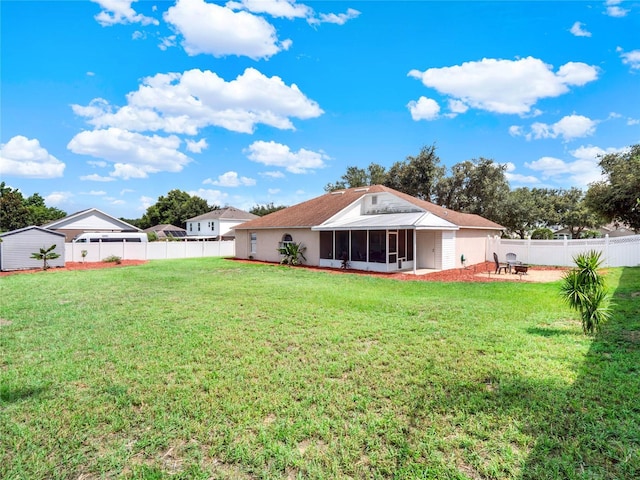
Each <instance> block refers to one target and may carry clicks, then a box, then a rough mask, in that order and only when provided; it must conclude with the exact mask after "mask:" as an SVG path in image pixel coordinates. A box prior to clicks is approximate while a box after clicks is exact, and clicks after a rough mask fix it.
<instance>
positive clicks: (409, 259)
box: [312, 211, 459, 272]
mask: <svg viewBox="0 0 640 480" xmlns="http://www.w3.org/2000/svg"><path fill="white" fill-rule="evenodd" d="M458 228H459V227H458V226H457V225H454V224H452V223H450V222H447V221H446V220H443V219H441V218H439V217H437V216H435V215H433V214H431V213H429V212H425V211H420V212H408V213H386V214H385V213H383V214H365V215H360V216H358V217H356V218H353V217H351V218H341V219H335V220H333V221H328V222H326V223H325V224H323V225H319V226H316V227H312V230H316V231H319V234H320V266H321V267H331V268H340V267H342V266H345V265H347V266H348V267H349V268H352V269H357V270H365V271H374V272H398V271H411V270H413V271H415V270H417V269H424V268H429V269H444V268H453V266H454V265H455V231H456V230H458Z"/></svg>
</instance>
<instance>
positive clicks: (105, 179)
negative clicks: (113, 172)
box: [80, 173, 116, 182]
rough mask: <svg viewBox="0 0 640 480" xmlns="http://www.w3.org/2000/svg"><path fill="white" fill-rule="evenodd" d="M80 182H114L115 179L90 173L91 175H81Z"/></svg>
mask: <svg viewBox="0 0 640 480" xmlns="http://www.w3.org/2000/svg"><path fill="white" fill-rule="evenodd" d="M80 180H82V181H88V182H115V181H116V179H115V178H113V177H105V176H103V175H98V174H97V173H92V174H91V175H82V176H81V177H80Z"/></svg>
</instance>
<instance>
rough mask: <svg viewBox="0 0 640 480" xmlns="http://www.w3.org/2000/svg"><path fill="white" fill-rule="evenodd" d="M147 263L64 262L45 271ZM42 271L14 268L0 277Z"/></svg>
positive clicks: (135, 261) (94, 268)
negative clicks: (61, 265) (60, 265)
mask: <svg viewBox="0 0 640 480" xmlns="http://www.w3.org/2000/svg"><path fill="white" fill-rule="evenodd" d="M143 263H147V260H121V261H120V263H119V264H118V263H116V262H66V263H65V264H64V267H52V268H50V269H49V270H47V271H50V272H57V271H60V270H97V269H99V268H116V267H128V266H132V265H142V264H143ZM38 272H42V269H41V268H32V269H29V270H14V271H12V272H0V277H6V276H7V275H16V274H19V273H38Z"/></svg>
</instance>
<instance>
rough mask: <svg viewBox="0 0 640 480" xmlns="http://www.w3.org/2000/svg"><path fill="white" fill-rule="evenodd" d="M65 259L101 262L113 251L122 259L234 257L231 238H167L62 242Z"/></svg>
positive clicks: (234, 244) (234, 249)
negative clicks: (204, 239) (160, 240)
mask: <svg viewBox="0 0 640 480" xmlns="http://www.w3.org/2000/svg"><path fill="white" fill-rule="evenodd" d="M64 246H65V261H67V262H82V261H83V258H82V251H83V250H86V252H87V253H86V256H85V257H84V261H85V262H101V261H102V260H104V259H105V258H107V257H109V256H111V255H115V256H116V257H120V258H121V259H123V260H158V259H164V258H197V257H233V256H235V254H236V242H235V241H234V240H223V241H215V242H214V241H171V242H169V241H167V242H142V243H140V242H95V243H65V245H64Z"/></svg>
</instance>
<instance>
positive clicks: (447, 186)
mask: <svg viewBox="0 0 640 480" xmlns="http://www.w3.org/2000/svg"><path fill="white" fill-rule="evenodd" d="M599 165H600V168H601V169H602V173H603V178H604V179H603V180H602V181H599V182H595V183H592V184H590V185H589V188H588V190H587V191H586V192H583V191H582V190H581V189H579V188H576V187H573V188H569V189H550V188H528V187H522V188H516V189H514V190H512V189H511V188H510V186H509V182H508V181H507V178H506V175H505V172H506V167H505V166H504V165H500V164H498V163H496V162H494V161H493V160H491V159H487V158H482V157H481V158H478V159H472V160H466V161H464V162H461V163H458V164H456V165H453V166H452V167H451V168H450V169H447V167H445V166H443V165H441V160H440V157H439V156H438V155H437V152H436V147H435V145H430V146H424V147H422V149H421V150H420V152H419V153H418V155H416V156H408V157H407V158H406V159H405V160H402V161H398V162H395V163H394V164H393V165H391V167H390V168H389V169H386V168H385V167H384V166H382V165H379V164H377V163H370V164H369V166H367V167H365V168H361V167H357V166H349V167H347V169H346V171H345V173H344V174H343V175H342V176H341V177H340V179H339V180H338V181H337V182H335V183H329V184H327V185H326V186H325V190H326V191H333V190H340V189H345V188H352V187H363V186H369V185H385V186H388V187H390V188H393V189H395V190H398V191H400V192H403V193H406V194H408V195H411V196H414V197H417V198H420V199H422V200H427V201H429V202H433V203H436V204H438V205H441V206H443V207H446V208H449V209H451V210H455V211H459V212H465V213H474V214H477V215H481V216H483V217H485V218H488V219H489V220H493V221H494V222H496V223H499V224H500V225H502V226H504V227H505V228H506V229H507V233H508V234H510V235H514V236H518V237H520V238H526V237H527V236H531V237H532V238H549V235H551V234H552V232H551V230H549V227H552V226H562V227H566V228H567V229H568V230H569V231H570V232H571V236H572V237H573V238H580V237H585V236H589V235H594V233H593V230H592V229H595V228H597V227H600V226H602V225H605V224H607V223H610V222H614V223H619V224H624V225H626V226H628V227H629V228H631V229H633V230H634V231H635V232H636V233H639V232H640V145H634V146H632V147H630V148H629V149H628V150H627V151H625V152H623V153H612V154H608V155H604V156H602V157H601V158H600V159H599ZM218 208H220V207H219V206H217V205H210V204H209V203H208V202H207V201H206V200H205V199H203V198H200V197H198V196H196V195H190V194H188V193H187V192H184V191H182V190H178V189H174V190H171V191H169V192H168V193H167V194H166V195H162V196H160V197H159V198H158V200H157V201H156V203H155V204H153V205H151V206H149V207H148V208H147V210H146V212H145V213H144V215H143V216H142V217H141V218H138V219H126V218H122V220H124V221H126V222H128V223H130V224H132V225H135V226H137V227H139V228H142V229H144V228H148V227H153V226H155V225H161V224H172V225H175V226H179V227H182V228H184V227H185V226H186V225H185V223H186V220H187V219H188V218H192V217H196V216H198V215H202V214H204V213H207V212H210V211H212V210H216V209H218ZM283 208H286V206H285V205H275V204H274V203H268V204H265V205H256V206H254V207H253V208H252V209H251V210H249V211H250V212H251V213H253V214H255V215H258V216H264V215H268V214H269V213H272V212H275V211H277V210H281V209H283ZM65 216H66V213H65V212H64V211H62V210H59V209H57V208H55V207H47V206H46V205H45V201H44V199H43V198H42V196H40V195H39V194H38V193H34V194H33V195H31V196H30V197H27V198H25V197H24V196H23V195H22V193H21V192H20V191H19V190H18V189H14V188H11V187H8V186H6V185H5V183H4V182H2V183H0V231H8V230H15V229H18V228H23V227H26V226H29V225H43V224H45V223H47V222H51V221H53V220H57V219H59V218H63V217H65Z"/></svg>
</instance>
